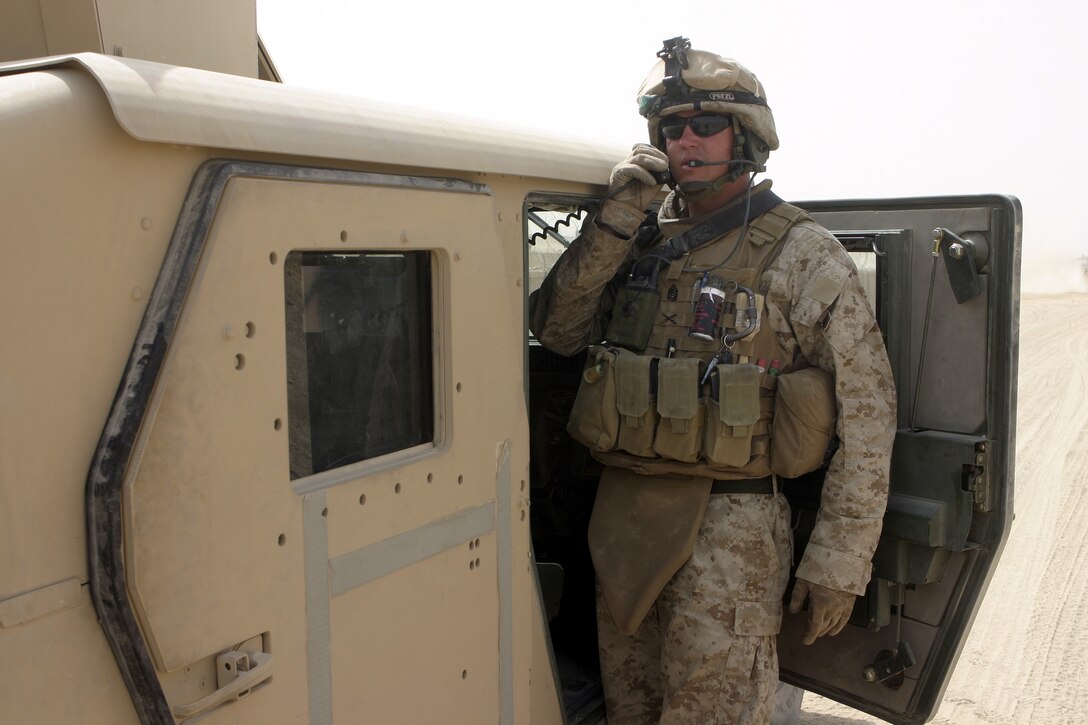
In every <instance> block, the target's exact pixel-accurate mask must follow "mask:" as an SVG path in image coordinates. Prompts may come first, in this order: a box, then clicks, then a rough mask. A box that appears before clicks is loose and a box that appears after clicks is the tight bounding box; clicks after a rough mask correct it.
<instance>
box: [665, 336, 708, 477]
mask: <svg viewBox="0 0 1088 725" xmlns="http://www.w3.org/2000/svg"><path fill="white" fill-rule="evenodd" d="M699 367H700V362H699V360H698V359H697V358H690V357H689V358H669V359H662V360H661V362H660V364H659V365H658V369H657V413H658V415H659V416H660V417H661V420H660V421H658V424H657V435H656V436H655V437H654V450H655V451H656V452H657V454H658V455H660V456H662V457H664V458H671V459H672V460H674V461H684V462H687V463H694V462H695V461H697V460H699V450H700V448H701V447H702V438H703V435H702V433H703V421H704V419H705V418H706V410H705V408H704V407H703V405H702V401H701V400H700V397H699V378H700V375H699Z"/></svg>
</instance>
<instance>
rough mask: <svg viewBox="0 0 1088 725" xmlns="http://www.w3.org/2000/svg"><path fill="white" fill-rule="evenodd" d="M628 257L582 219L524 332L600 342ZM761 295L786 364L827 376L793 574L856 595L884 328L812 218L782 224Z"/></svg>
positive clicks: (866, 527)
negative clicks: (814, 504) (828, 396)
mask: <svg viewBox="0 0 1088 725" xmlns="http://www.w3.org/2000/svg"><path fill="white" fill-rule="evenodd" d="M679 210H680V206H679V204H678V203H677V202H676V201H675V196H674V195H670V197H669V198H667V199H666V200H665V203H664V204H663V205H662V210H661V219H662V227H663V228H664V229H665V230H667V231H666V233H667V234H668V235H670V236H672V235H675V234H678V233H680V232H681V231H683V229H684V228H685V227H686V226H689V225H690V224H691V223H693V222H694V221H695V220H691V221H689V220H686V219H682V218H679V214H680V212H679ZM736 233H737V232H735V231H734V232H731V233H730V234H736ZM749 243H751V242H750V241H746V242H745V244H749ZM712 244H713V243H712ZM695 253H696V254H698V250H697V251H696V252H695ZM633 254H634V252H633V250H632V242H631V240H627V239H619V238H616V237H614V236H612V235H610V234H608V233H606V232H604V231H602V230H601V229H599V228H598V227H597V226H596V224H594V223H589V224H587V225H585V227H583V233H582V234H581V235H580V236H579V238H578V239H576V240H575V241H574V242H573V243H572V244H571V246H570V248H569V249H568V250H567V252H566V253H565V254H564V255H563V256H562V257H561V258H560V259H559V261H558V262H557V263H556V264H555V266H554V267H553V268H552V270H551V272H550V273H549V274H548V276H547V278H546V279H545V280H544V283H543V284H542V285H541V287H540V289H539V290H538V291H537V292H535V293H534V294H533V296H532V297H531V298H530V308H529V316H530V328H531V329H532V331H533V333H534V334H535V335H536V337H537V339H538V340H539V341H540V342H541V344H543V345H544V346H545V347H547V348H549V349H551V350H554V351H556V352H559V353H561V354H566V355H572V354H574V353H576V352H578V351H579V350H581V349H582V348H584V347H585V346H586V345H587V344H589V343H591V342H597V341H599V340H600V339H601V337H602V336H603V329H604V326H603V325H604V313H605V312H606V311H607V310H608V309H609V308H610V304H611V294H610V293H609V292H608V290H607V288H608V286H609V282H610V281H611V280H612V278H613V277H614V276H615V275H616V273H617V271H618V270H619V269H620V268H621V267H623V266H624V264H625V263H626V262H627V261H629V259H630V258H631V257H632V256H633ZM759 292H760V293H761V294H763V295H764V296H765V298H766V305H765V319H764V320H763V321H762V324H764V325H770V326H771V327H772V329H773V330H774V332H775V334H776V336H777V338H778V342H779V344H780V345H781V346H782V348H783V350H785V352H786V355H787V361H786V364H787V366H788V367H789V368H790V369H799V368H803V367H808V366H810V365H811V366H817V367H819V368H822V369H823V370H826V371H827V372H828V373H830V374H831V375H832V376H833V377H834V378H835V395H836V399H837V403H838V409H839V417H838V420H837V422H836V433H837V435H838V438H839V447H838V450H837V451H836V452H835V455H834V456H833V457H832V459H831V462H830V464H829V466H828V469H827V473H826V476H825V479H824V487H823V494H822V497H821V505H820V511H819V513H818V516H817V521H816V525H815V528H814V530H813V533H812V536H811V538H810V540H809V544H808V546H807V547H806V549H805V551H804V553H803V555H802V556H801V561H800V564H799V567H798V570H797V575H798V576H799V577H801V578H804V579H807V580H808V581H811V582H813V583H815V584H820V585H822V586H826V587H830V588H832V589H837V590H840V591H845V592H850V593H852V594H862V593H863V592H864V590H865V586H866V584H867V583H868V581H869V578H870V574H871V569H872V565H871V560H872V556H873V552H874V551H875V549H876V545H877V542H878V539H879V536H880V529H881V524H882V519H883V515H884V510H885V507H886V504H887V494H888V471H889V463H890V459H891V449H892V442H893V440H894V437H895V425H896V410H895V385H894V380H893V379H892V373H891V366H890V363H889V361H888V357H887V353H886V351H885V349H884V342H883V339H882V338H881V335H880V330H879V329H878V327H877V325H876V320H875V318H874V316H873V312H872V309H871V307H870V306H869V303H868V301H867V300H866V298H865V293H864V291H863V288H862V285H861V280H860V279H859V277H858V273H857V269H856V267H855V265H854V263H853V261H852V260H851V259H850V257H849V255H848V254H847V253H846V251H845V250H844V249H843V247H842V245H841V244H840V243H839V242H838V240H837V239H835V237H834V236H833V235H832V234H831V233H830V232H828V231H827V230H826V229H824V228H823V227H821V226H819V225H818V224H816V223H814V222H809V221H802V222H800V223H798V224H796V225H794V226H793V227H792V228H791V229H790V231H789V233H788V236H787V238H786V240H785V242H783V247H782V250H781V252H780V253H779V255H778V257H777V258H776V259H775V260H774V262H773V263H772V264H771V265H770V266H769V267H768V269H767V270H766V272H764V274H763V276H762V279H761V280H760V289H759ZM708 357H709V356H708Z"/></svg>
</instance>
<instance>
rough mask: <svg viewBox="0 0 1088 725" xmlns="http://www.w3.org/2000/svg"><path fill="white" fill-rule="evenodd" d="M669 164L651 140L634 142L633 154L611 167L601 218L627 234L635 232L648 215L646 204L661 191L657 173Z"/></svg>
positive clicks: (613, 227) (661, 171) (662, 171)
mask: <svg viewBox="0 0 1088 725" xmlns="http://www.w3.org/2000/svg"><path fill="white" fill-rule="evenodd" d="M668 168H669V160H668V158H667V157H666V156H665V154H664V153H662V152H661V151H659V150H658V149H656V148H654V147H653V146H651V145H649V144H645V143H638V144H635V145H634V147H633V148H632V149H631V154H630V155H629V156H628V157H627V158H626V159H624V160H623V161H621V162H620V163H619V164H617V165H616V168H614V169H612V176H611V177H610V178H609V180H608V195H607V196H605V198H604V203H603V204H601V213H600V214H599V215H598V217H597V219H598V221H599V222H600V223H601V224H603V225H605V226H606V227H608V228H609V229H611V230H613V231H615V232H618V233H619V234H620V235H622V236H624V237H629V236H631V235H633V234H634V233H635V232H636V231H637V230H638V225H639V224H641V223H642V220H643V218H644V217H645V216H646V213H645V212H646V207H647V206H649V204H650V202H651V201H653V200H654V197H655V196H657V193H658V192H659V191H661V183H660V182H659V181H657V180H656V179H655V178H654V174H655V173H658V174H661V173H664V172H665V171H667V170H668Z"/></svg>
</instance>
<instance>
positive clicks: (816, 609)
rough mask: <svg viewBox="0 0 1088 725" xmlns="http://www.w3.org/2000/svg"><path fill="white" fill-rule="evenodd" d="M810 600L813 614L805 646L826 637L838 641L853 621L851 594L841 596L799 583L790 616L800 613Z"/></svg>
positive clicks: (816, 586)
mask: <svg viewBox="0 0 1088 725" xmlns="http://www.w3.org/2000/svg"><path fill="white" fill-rule="evenodd" d="M806 598H808V600H809V613H808V631H807V632H805V638H804V639H803V640H802V642H804V643H805V644H812V643H813V642H815V641H816V638H817V637H823V636H824V635H825V634H826V635H827V636H829V637H834V636H835V635H836V634H838V633H839V632H841V631H842V628H843V627H845V626H846V623H847V622H849V621H850V613H851V612H852V611H853V610H854V599H855V596H854V595H853V594H851V593H850V592H840V591H839V590H837V589H829V588H828V587H825V586H821V585H819V584H813V583H812V582H810V581H806V580H804V579H798V580H797V581H796V582H795V583H794V585H793V596H791V597H790V614H797V613H798V612H800V611H801V605H803V604H804V603H805V599H806Z"/></svg>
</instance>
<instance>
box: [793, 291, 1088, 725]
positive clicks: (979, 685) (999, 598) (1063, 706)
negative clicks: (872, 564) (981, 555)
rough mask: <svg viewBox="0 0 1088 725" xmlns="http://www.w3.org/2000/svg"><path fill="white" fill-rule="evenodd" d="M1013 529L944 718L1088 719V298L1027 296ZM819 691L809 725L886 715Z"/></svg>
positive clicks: (807, 706) (1023, 723) (1055, 723)
mask: <svg viewBox="0 0 1088 725" xmlns="http://www.w3.org/2000/svg"><path fill="white" fill-rule="evenodd" d="M1017 400H1018V411H1017V427H1016V437H1017V439H1016V478H1015V494H1014V501H1015V504H1014V508H1015V512H1016V519H1015V521H1014V523H1013V527H1012V533H1011V535H1010V537H1009V540H1008V542H1007V543H1006V545H1005V550H1004V552H1003V554H1002V556H1001V560H1000V562H999V564H998V568H997V572H996V573H995V574H994V577H993V579H992V580H991V583H990V587H989V590H988V591H987V593H986V598H985V600H984V602H983V604H982V608H981V609H980V611H979V613H978V616H977V617H976V619H975V622H974V626H973V628H972V629H971V633H970V636H969V638H968V640H967V643H966V645H965V646H964V649H963V652H962V653H961V654H960V658H959V662H958V664H957V666H956V670H955V673H954V674H953V676H952V679H951V682H950V683H949V685H948V688H947V690H946V691H945V695H944V700H943V702H942V704H941V706H940V709H939V710H938V711H937V714H936V716H935V717H934V719H933V720H932V722H934V723H939V724H940V725H981V724H983V723H985V724H986V725H1060V724H1064V723H1069V724H1073V723H1085V722H1088V713H1086V710H1088V668H1086V667H1084V651H1085V648H1084V643H1083V642H1082V641H1081V635H1083V634H1085V633H1086V632H1088V606H1086V605H1088V576H1085V573H1084V572H1085V570H1086V567H1088V494H1086V492H1085V487H1086V485H1088V295H1086V294H1055V295H1037V294H1036V295H1025V296H1024V298H1023V300H1022V305H1021V314H1020V369H1019V392H1018V398H1017ZM880 722H882V721H881V720H878V719H876V718H873V717H870V716H868V715H864V714H862V713H859V712H858V711H856V710H851V709H850V708H847V707H844V706H842V705H839V704H838V703H835V702H832V701H830V700H826V699H824V698H821V697H818V696H816V695H813V694H811V693H809V694H806V695H805V699H804V704H803V707H802V715H801V723H802V725H855V724H857V723H880Z"/></svg>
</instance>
